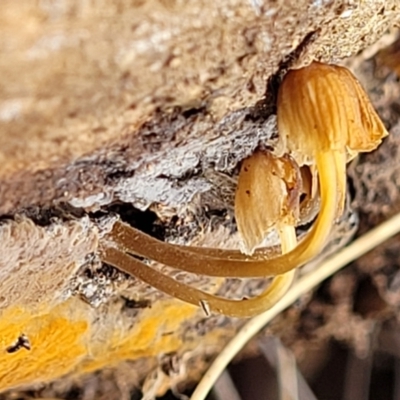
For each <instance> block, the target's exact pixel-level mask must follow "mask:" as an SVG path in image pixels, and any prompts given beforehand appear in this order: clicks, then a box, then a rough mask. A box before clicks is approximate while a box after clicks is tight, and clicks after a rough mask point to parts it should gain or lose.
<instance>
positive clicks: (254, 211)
mask: <svg viewBox="0 0 400 400" xmlns="http://www.w3.org/2000/svg"><path fill="white" fill-rule="evenodd" d="M301 187H302V184H301V174H300V170H299V167H298V165H297V164H296V163H295V161H294V160H293V159H292V158H291V157H289V156H284V157H276V156H274V155H273V154H272V153H270V152H261V151H257V152H255V153H254V154H253V155H251V156H250V157H248V158H246V159H245V160H244V161H243V164H242V167H241V170H240V174H239V181H238V185H237V189H236V197H235V217H236V223H237V226H238V230H239V233H240V235H241V237H242V239H243V242H244V246H245V249H244V250H245V252H246V253H250V254H251V253H252V252H253V250H254V248H255V247H256V246H257V245H259V244H260V243H261V242H262V240H263V239H264V238H265V234H266V233H267V232H268V231H269V230H270V229H272V228H274V227H275V228H279V226H280V224H283V225H292V226H295V225H296V223H297V221H298V219H299V196H300V190H301Z"/></svg>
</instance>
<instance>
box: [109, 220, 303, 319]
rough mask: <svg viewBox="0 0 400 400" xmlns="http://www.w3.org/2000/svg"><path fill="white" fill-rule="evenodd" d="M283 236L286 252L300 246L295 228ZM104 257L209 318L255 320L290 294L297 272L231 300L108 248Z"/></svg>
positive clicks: (282, 233) (282, 276)
mask: <svg viewBox="0 0 400 400" xmlns="http://www.w3.org/2000/svg"><path fill="white" fill-rule="evenodd" d="M279 234H280V237H281V243H282V251H283V252H284V251H288V250H290V249H291V248H293V247H295V246H296V243H297V241H296V232H295V229H294V227H292V226H285V227H282V228H281V230H280V231H279ZM102 256H103V261H104V262H106V263H108V264H110V265H113V266H114V267H116V268H118V269H120V270H122V271H124V272H126V273H128V274H130V275H133V276H134V277H136V278H138V279H140V280H142V281H143V282H145V283H147V284H149V285H151V286H153V287H154V288H156V289H158V290H160V291H161V292H164V293H166V294H168V295H170V296H173V297H176V298H178V299H180V300H182V301H184V302H186V303H189V304H193V305H195V306H201V307H202V308H203V310H204V312H205V313H206V314H210V313H211V312H217V313H220V314H224V315H228V316H231V317H240V318H243V317H252V316H254V315H257V314H260V313H262V312H264V311H266V310H268V309H269V308H271V307H272V306H273V305H274V304H275V303H276V302H277V301H278V300H279V299H280V298H281V297H282V296H283V295H284V294H285V293H286V292H287V291H288V289H289V288H290V286H291V284H292V282H293V279H294V275H295V270H293V271H289V272H287V273H286V274H283V275H279V276H277V277H275V278H274V279H273V281H272V283H271V284H270V285H269V287H268V288H267V289H266V290H264V291H263V292H262V293H261V294H260V295H259V296H256V297H254V298H251V299H242V300H230V299H226V298H222V297H219V296H215V295H212V294H209V293H206V292H203V291H201V290H199V289H196V288H193V287H191V286H188V285H186V284H184V283H181V282H177V281H176V280H174V279H173V278H171V277H169V276H167V275H164V274H163V273H162V272H160V271H157V270H156V269H153V268H151V267H149V266H148V265H146V264H144V263H143V262H141V261H139V260H137V259H135V258H133V257H131V256H129V255H127V254H125V253H123V252H121V251H120V250H118V249H116V248H112V247H109V248H106V249H105V250H104V252H103V255H102Z"/></svg>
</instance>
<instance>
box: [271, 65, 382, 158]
mask: <svg viewBox="0 0 400 400" xmlns="http://www.w3.org/2000/svg"><path fill="white" fill-rule="evenodd" d="M277 109H278V113H277V114H278V129H279V132H280V135H281V139H282V140H283V142H284V143H283V144H284V145H285V148H287V149H288V150H289V151H290V152H291V154H292V155H293V156H294V158H295V159H296V161H297V162H298V163H299V164H300V165H302V164H311V163H312V162H313V159H314V158H315V155H316V153H317V152H321V151H329V150H337V151H346V155H347V157H348V159H351V158H353V157H355V156H356V155H357V154H358V152H368V151H371V150H373V149H375V148H376V147H377V146H378V145H379V144H380V143H381V141H382V139H383V138H384V137H385V136H387V134H388V133H387V131H386V128H385V127H384V125H383V123H382V121H381V120H380V118H379V116H378V115H377V113H376V112H375V110H374V108H373V106H372V104H371V102H370V101H369V98H368V96H367V95H366V93H365V91H364V90H363V88H362V87H361V85H360V83H359V82H358V81H357V79H356V78H355V77H354V75H353V74H352V73H351V72H350V71H349V70H348V69H346V68H344V67H340V66H336V65H327V64H322V63H319V62H314V63H312V64H311V65H309V66H307V67H304V68H301V69H298V70H292V71H289V72H288V73H287V75H286V76H285V78H284V80H283V82H282V84H281V86H280V88H279V93H278V107H277Z"/></svg>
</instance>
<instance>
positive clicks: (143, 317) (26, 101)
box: [0, 0, 400, 398]
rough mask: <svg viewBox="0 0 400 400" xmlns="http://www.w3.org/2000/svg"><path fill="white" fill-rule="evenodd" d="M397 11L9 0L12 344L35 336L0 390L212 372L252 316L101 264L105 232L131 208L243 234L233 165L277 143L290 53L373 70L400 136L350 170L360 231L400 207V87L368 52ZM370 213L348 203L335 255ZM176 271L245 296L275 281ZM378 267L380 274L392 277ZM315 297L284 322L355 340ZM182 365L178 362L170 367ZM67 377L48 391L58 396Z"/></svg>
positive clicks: (1, 60) (172, 234)
mask: <svg viewBox="0 0 400 400" xmlns="http://www.w3.org/2000/svg"><path fill="white" fill-rule="evenodd" d="M21 21H22V22H21ZM399 23H400V6H399V4H398V1H396V0H378V1H375V0H374V1H373V0H371V1H363V2H357V4H356V3H354V4H353V3H352V2H347V1H339V0H337V1H323V0H322V1H315V0H314V1H311V0H297V1H294V0H293V1H289V0H284V1H272V0H270V1H268V0H266V1H264V2H262V1H245V0H232V1H230V2H217V1H210V0H202V1H183V0H182V1H179V0H171V1H162V0H130V1H128V0H115V1H113V2H110V1H93V2H92V1H85V2H83V1H82V2H74V1H72V0H67V1H63V2H59V1H50V2H42V1H33V0H24V1H18V2H16V1H13V0H3V2H2V12H1V13H0V76H1V77H2V79H1V81H0V216H2V217H3V221H2V225H1V226H0V249H1V252H2V255H1V256H0V276H1V277H3V278H2V281H1V282H2V283H1V284H0V287H1V294H0V308H1V310H2V313H3V314H2V320H3V321H4V322H3V323H1V322H0V335H1V338H0V344H1V346H2V347H3V348H4V349H6V348H8V347H9V346H11V345H12V344H13V343H14V342H15V341H16V340H17V338H18V337H19V336H20V335H21V334H26V335H27V336H28V338H29V339H30V341H31V345H32V349H31V351H30V352H29V351H26V350H25V349H21V351H18V352H16V353H15V354H14V353H13V354H9V353H7V352H6V351H4V352H3V353H4V354H2V355H1V356H0V390H4V389H7V388H10V387H15V386H19V385H29V384H37V383H39V382H42V381H46V382H47V381H51V380H54V379H56V378H59V377H61V376H63V375H65V374H70V373H75V375H78V376H80V375H82V374H83V373H85V372H92V371H95V370H97V369H101V368H104V367H105V366H107V365H114V366H115V365H116V364H117V363H119V362H121V361H123V360H129V359H131V360H135V363H134V364H133V366H132V365H129V366H127V365H123V366H120V367H119V368H120V369H119V370H118V371H119V372H120V373H119V372H118V373H115V375H114V376H111V375H112V374H111V375H108V376H109V379H110V381H112V380H114V381H116V380H118V379H120V380H121V382H119V383H118V384H116V386H118V388H119V389H120V390H121V391H122V392H123V391H124V390H125V392H126V393H128V392H129V390H130V388H132V387H133V386H134V385H141V384H144V390H145V391H147V392H148V393H149V396H150V394H151V393H152V391H154V395H155V394H157V393H163V392H165V391H166V390H167V389H168V388H170V387H172V386H174V385H176V384H177V383H178V382H180V381H186V382H189V381H195V380H196V379H198V377H199V374H200V373H201V372H202V370H203V369H204V367H205V365H206V364H207V362H208V358H207V357H209V355H210V354H213V353H215V352H216V351H218V349H220V348H221V346H222V344H223V343H224V342H225V341H226V339H227V338H228V337H230V336H232V335H233V333H234V331H235V329H236V328H237V327H238V326H239V325H240V324H241V323H242V322H241V321H236V320H232V319H229V318H226V317H221V316H213V317H211V318H205V317H204V315H203V314H202V312H201V311H199V310H197V309H195V308H194V307H191V306H188V305H184V304H183V303H180V302H178V301H173V300H171V299H169V298H166V296H163V295H161V294H159V293H158V292H157V291H155V290H154V289H152V288H149V287H148V286H146V285H143V284H141V283H140V282H137V281H136V280H135V279H132V278H129V277H127V276H126V275H125V274H122V273H119V272H118V271H116V270H114V269H111V268H110V267H107V266H102V265H101V263H100V261H99V260H98V258H97V257H96V249H97V246H98V241H99V240H101V237H102V235H103V232H104V231H106V230H107V229H109V227H110V226H111V225H112V222H113V218H114V217H113V216H115V215H117V216H118V215H119V216H120V217H121V218H122V219H124V220H126V221H129V222H130V223H131V224H132V225H134V226H136V227H138V228H140V229H142V230H144V231H146V232H148V233H151V234H153V235H154V236H156V237H158V238H160V239H166V240H171V241H174V242H180V243H189V242H190V243H194V244H198V245H208V246H213V247H237V245H238V237H237V234H236V233H235V225H234V223H233V219H232V218H233V212H232V210H233V193H234V190H235V184H236V176H237V172H238V166H239V163H240V161H241V160H242V159H243V158H245V157H246V156H248V155H250V154H251V153H252V152H253V151H254V150H255V148H257V147H258V146H260V145H261V146H271V147H274V146H275V144H276V137H277V130H276V120H275V96H276V90H277V85H278V84H279V79H280V77H281V76H282V75H283V74H284V72H285V71H286V70H287V68H289V67H293V66H300V65H305V64H307V63H308V62H310V61H311V60H313V59H316V60H321V61H324V62H331V63H347V64H348V65H349V66H350V68H351V69H352V70H353V71H354V72H355V73H356V75H357V76H358V77H359V78H360V80H361V82H362V83H363V84H364V85H365V86H366V88H367V91H368V92H369V94H370V95H371V97H372V100H373V102H374V104H375V106H376V107H377V108H378V111H379V113H380V114H381V115H382V117H383V119H384V122H385V124H386V126H387V127H388V128H389V129H390V131H391V134H392V136H391V137H389V139H388V141H387V144H385V147H383V146H382V150H379V151H378V152H376V153H375V154H374V155H366V156H363V158H362V159H361V161H360V162H359V164H357V165H353V166H352V167H351V170H350V176H351V178H352V182H353V189H354V192H355V201H354V204H353V206H354V207H355V208H356V209H359V210H360V211H361V227H362V229H363V230H367V229H368V228H369V227H370V226H371V224H374V223H376V222H377V221H379V220H380V219H382V218H383V217H385V216H387V215H390V214H391V213H392V212H393V210H394V209H395V208H396V204H398V194H399V189H398V188H399V185H398V177H397V175H398V171H397V163H396V160H397V159H398V157H397V153H396V152H395V151H394V150H393V149H397V143H398V140H399V139H398V131H399V125H398V124H399V123H398V115H399V112H398V103H397V100H395V99H396V98H398V93H399V91H400V89H399V85H398V83H397V81H396V78H395V77H394V74H391V73H390V72H389V70H385V69H383V70H379V68H378V67H377V66H379V65H378V64H377V63H376V60H375V58H370V57H372V56H373V55H374V54H375V52H376V51H377V50H378V49H379V48H380V47H383V46H385V45H386V44H387V42H389V41H391V40H393V38H394V35H393V34H390V30H391V29H392V28H393V27H394V26H396V24H399ZM388 32H389V33H388ZM385 33H386V35H385V36H384V38H383V40H381V41H379V40H380V39H381V37H382V36H383V35H384V34H385ZM375 43H377V44H375ZM374 44H375V45H374ZM370 45H374V46H373V47H372V48H371V47H369V46H370ZM364 49H367V52H365V53H361V54H358V53H359V52H360V51H362V50H364ZM368 49H369V50H368ZM357 54H358V55H357ZM356 55H357V56H356ZM348 57H352V58H350V59H348ZM382 71H383V72H382ZM391 149H392V150H391ZM380 151H381V152H383V153H380ZM389 155H390V156H389ZM21 215H23V217H21ZM356 221H357V218H356V216H355V214H354V213H353V211H352V210H351V209H350V208H349V209H348V210H347V214H346V217H345V218H344V219H343V221H342V222H341V224H338V226H337V227H336V230H335V233H334V234H333V237H332V242H331V243H332V244H331V251H334V250H336V249H337V248H338V247H340V246H341V245H343V244H344V243H345V242H346V241H348V240H349V239H350V237H351V235H352V234H353V233H354V229H355V225H356ZM392 245H393V246H395V244H392ZM378 258H379V257H378ZM380 261H382V260H380ZM374 266H375V267H376V268H375V267H374V268H375V269H374V271H378V270H379V271H380V272H382V271H381V269H382V268H383V267H382V268H381V269H379V268H380V266H382V264H379V262H378V261H376V263H374ZM360 268H361V269H362V268H363V267H360ZM362 270H363V271H364V272H365V273H370V272H371V271H367V270H366V269H362ZM170 273H173V272H170ZM174 274H175V276H176V277H178V278H181V279H186V280H187V281H189V282H191V284H197V285H199V286H200V287H203V288H205V289H210V288H212V290H217V288H218V287H220V292H221V293H224V294H227V295H231V294H234V295H236V296H238V297H241V296H243V295H251V294H252V293H254V291H255V290H257V289H260V287H261V286H262V284H261V283H260V282H255V283H253V282H244V283H242V282H238V281H235V280H229V281H228V282H227V283H225V284H223V283H222V282H220V281H218V282H216V281H210V280H209V279H206V278H201V277H200V278H199V277H195V276H184V277H182V276H179V274H176V273H174ZM382 274H383V275H382ZM382 274H381V275H382V276H380V275H379V274H376V276H375V277H376V282H377V283H376V284H377V285H378V286H379V285H381V286H379V288H380V290H381V291H383V290H384V289H385V288H384V284H385V282H386V281H385V279H386V278H385V277H386V276H387V275H385V272H383V273H382ZM396 276H397V275H396ZM338 279H341V278H340V277H339V278H338ZM351 279H353V278H351ZM396 279H397V278H396ZM353 280H355V281H357V279H356V278H354V279H353ZM221 285H222V286H221ZM332 285H333V288H335V286H334V284H332ZM329 290H330V289H329ZM332 290H334V289H332ZM335 293H337V292H335ZM338 296H339V295H338ZM346 296H347V297H346ZM349 296H350V295H348V293H347V294H346V293H344V294H342V297H341V298H348V299H349V298H350V297H349ZM339 297H340V296H339ZM307 300H308V298H307V299H305V300H304V302H303V303H302V307H304V308H303V309H302V310H303V311H302V312H300V311H297V312H292V314H290V313H289V315H288V316H285V317H282V319H281V320H279V321H277V322H276V324H275V325H274V330H275V331H276V332H278V334H280V335H282V336H283V337H286V338H287V339H286V340H287V342H288V343H289V342H291V343H292V345H293V348H295V349H296V348H297V349H300V350H298V355H299V359H301V355H302V354H303V353H304V349H305V348H306V347H307V346H304V341H303V336H302V335H303V334H304V337H307V335H308V334H310V332H311V331H312V333H313V334H315V335H316V336H318V335H319V337H320V338H322V339H321V340H324V338H326V337H330V336H335V334H336V336H337V337H345V338H347V339H348V340H349V341H350V342H351V340H352V338H354V337H355V336H354V335H353V336H351V332H350V331H347V333H343V332H339V333H337V332H336V333H335V327H336V326H338V324H337V321H338V320H340V318H342V317H343V315H344V314H340V309H339V308H337V309H336V310H337V312H336V313H335V312H332V310H331V308H329V307H326V308H324V311H323V312H322V311H320V308H318V307H319V306H315V304H320V302H318V301H317V300H318V299H317V300H316V301H314V303H311V306H310V307H309V308H307ZM348 301H350V300H348ZM391 301H393V302H394V301H395V300H393V299H392V300H391ZM396 301H397V300H396ZM313 304H314V305H313ZM149 305H152V307H151V308H149ZM313 307H314V308H313ZM299 309H301V307H300V308H299ZM346 310H347V311H346V312H349V311H348V309H346ZM342 311H343V310H342ZM321 313H322V314H324V318H325V320H324V321H325V323H324V324H323V327H322V328H321V330H319V331H318V329H319V328H320V325H318V324H317V325H316V324H315V320H318V321H319V319H318V316H320V314H321ZM350 314H351V313H350ZM315 315H317V316H316V317H315V318H314V316H315ZM346 317H348V318H349V319H351V318H352V315H349V314H346ZM5 321H16V322H15V324H11V325H10V324H9V322H7V323H5ZM288 324H291V329H287V325H288ZM307 324H308V325H307ZM3 325H4V326H3ZM361 328H363V329H367V328H365V326H364V325H363V326H362V327H361ZM361 328H360V329H361ZM49 332H50V333H49ZM60 332H65V335H64V336H62V335H61V337H60ZM304 332H306V333H304ZM353 332H355V331H353ZM346 334H347V336H346ZM340 335H341V336H340ZM336 336H335V337H336ZM353 341H354V342H356V340H353ZM68 354H70V356H69V355H68ZM171 360H172V361H171ZM176 360H179V361H176ZM58 361H59V362H58ZM174 362H177V363H178V365H179V367H177V370H176V371H175V372H174V371H172V372H171V370H168V368H167V370H168V371H169V372H168V371H167V372H165V371H166V367H165V365H170V364H171V363H174ZM48 365H51V366H52V368H47V367H46V366H48ZM172 369H173V370H174V368H172ZM132 370H135V373H134V374H133V375H131V372H129V373H128V372H127V371H132ZM151 370H153V371H156V372H154V374H155V375H154V374H150V375H149V374H148V372H149V371H151ZM37 371H40V372H39V373H37ZM188 371H189V372H188ZM104 374H105V376H107V372H104ZM110 376H111V377H110ZM116 376H119V377H120V378H116ZM121 376H122V377H125V378H121ZM146 376H147V380H146ZM100 381H101V379H99V382H98V386H99V387H100V386H101V384H100ZM71 382H72V381H71V380H63V383H62V384H57V383H56V384H55V386H54V387H55V389H54V391H53V392H52V391H51V390H50V389H49V392H48V393H47V394H46V393H45V394H43V396H45V395H47V396H52V395H55V394H58V395H60V396H62V395H63V393H64V394H65V393H67V392H68V390H70V389H71V385H72V383H71ZM81 382H83V383H82V386H85V382H86V381H84V380H83V381H81ZM128 383H129V384H128ZM57 385H59V386H57ZM63 385H64V386H63ZM124 385H125V386H124ZM54 387H53V388H54ZM57 388H58V389H57ZM121 388H124V389H121ZM57 390H58V391H57ZM99 390H100V389H99ZM100 391H101V390H100ZM43 393H44V392H43ZM116 393H118V395H117V397H116V398H123V397H118V396H120V393H119V392H118V391H116ZM88 396H89V395H88ZM121 396H122V395H121ZM126 396H128V394H126ZM87 398H90V397H87ZM127 398H128V397H127ZM149 398H151V397H149Z"/></svg>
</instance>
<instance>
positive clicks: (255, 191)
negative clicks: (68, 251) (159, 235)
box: [103, 152, 301, 317]
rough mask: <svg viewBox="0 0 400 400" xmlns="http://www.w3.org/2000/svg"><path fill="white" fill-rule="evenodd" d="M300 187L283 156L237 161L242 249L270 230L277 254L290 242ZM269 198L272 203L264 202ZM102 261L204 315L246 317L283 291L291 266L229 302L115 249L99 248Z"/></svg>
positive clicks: (294, 167)
mask: <svg viewBox="0 0 400 400" xmlns="http://www.w3.org/2000/svg"><path fill="white" fill-rule="evenodd" d="M300 188H301V174H300V170H299V167H298V166H297V164H296V163H295V162H294V161H293V160H292V159H290V157H288V156H284V157H282V158H278V157H275V156H273V155H272V154H271V153H269V152H256V153H254V154H253V155H252V156H251V157H249V158H248V159H246V160H245V161H244V162H243V165H242V168H241V171H240V174H239V183H238V187H237V191H236V199H235V216H236V220H237V223H238V229H239V233H240V234H241V236H242V238H243V240H244V243H245V245H246V247H247V249H249V250H252V249H253V248H254V247H255V246H256V245H257V244H259V243H260V242H261V241H262V240H263V239H264V237H265V234H266V233H267V232H268V231H269V230H271V229H272V228H276V229H277V230H278V233H279V236H280V240H281V248H282V253H285V252H288V251H290V250H291V249H293V248H294V247H295V246H296V244H297V239H296V231H295V226H296V224H297V221H298V216H299V198H300ZM271 198H273V199H274V201H272V202H271V201H270V202H269V204H266V203H267V202H268V201H269V200H270V199H271ZM103 260H104V261H106V262H107V263H109V264H111V265H114V266H116V267H117V268H119V269H121V270H123V271H125V272H127V273H130V274H132V275H134V276H135V277H137V278H139V279H141V280H142V281H144V282H146V283H148V284H150V285H151V286H153V287H155V288H157V289H158V290H160V291H162V292H164V293H167V294H169V295H171V296H174V297H176V298H178V299H180V300H182V301H185V302H187V303H191V304H194V305H197V306H198V305H200V306H201V307H202V308H203V310H205V312H206V314H207V315H209V313H210V312H212V311H215V312H218V313H221V314H225V315H230V316H233V317H250V316H253V315H255V314H259V313H261V312H263V311H265V310H267V309H269V308H270V307H272V306H273V305H274V304H275V303H276V302H277V301H278V300H279V299H280V298H281V297H282V296H283V295H284V294H285V293H286V292H287V290H288V289H289V287H290V285H291V284H292V282H293V279H294V274H295V270H294V269H293V270H292V271H289V272H287V273H286V274H283V275H279V276H277V277H275V278H274V279H273V281H272V283H271V284H270V286H269V287H268V288H267V289H266V290H264V291H263V292H262V293H261V294H260V295H258V296H256V297H254V298H250V299H243V300H230V299H226V298H221V297H218V296H215V295H211V294H209V293H206V292H203V291H201V290H198V289H195V288H193V287H190V286H188V285H186V284H183V283H180V282H177V281H175V280H174V279H172V278H171V277H169V276H166V275H164V274H162V273H161V272H159V271H157V270H155V269H153V268H151V267H149V266H147V265H146V264H144V263H142V262H141V261H139V260H137V259H134V258H132V257H130V256H128V255H127V254H125V253H124V252H121V251H120V250H118V249H116V248H112V247H111V248H107V249H105V251H104V254H103Z"/></svg>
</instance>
